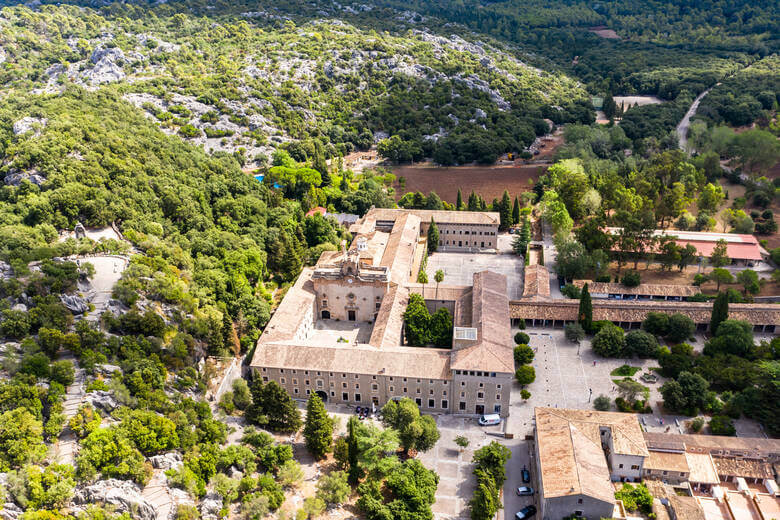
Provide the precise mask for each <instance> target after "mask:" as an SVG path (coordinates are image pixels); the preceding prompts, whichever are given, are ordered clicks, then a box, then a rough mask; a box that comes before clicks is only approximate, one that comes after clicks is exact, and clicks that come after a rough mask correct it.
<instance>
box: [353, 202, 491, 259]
mask: <svg viewBox="0 0 780 520" xmlns="http://www.w3.org/2000/svg"><path fill="white" fill-rule="evenodd" d="M403 215H414V216H415V217H417V218H419V219H420V235H426V234H427V233H428V228H429V227H430V225H431V221H435V222H436V227H437V228H438V229H439V251H470V252H479V251H492V252H495V251H496V250H497V248H498V225H499V223H500V216H499V214H498V213H495V212H487V211H444V210H430V209H392V208H371V209H370V210H369V211H368V213H366V215H365V216H364V217H363V218H361V219H360V220H358V221H357V222H356V223H355V224H353V225H352V226H351V227H350V231H351V232H352V233H353V234H354V233H367V232H370V231H371V230H374V229H378V230H382V231H390V230H391V229H392V228H393V226H394V225H395V222H396V220H398V219H399V218H401V217H402V216H403Z"/></svg>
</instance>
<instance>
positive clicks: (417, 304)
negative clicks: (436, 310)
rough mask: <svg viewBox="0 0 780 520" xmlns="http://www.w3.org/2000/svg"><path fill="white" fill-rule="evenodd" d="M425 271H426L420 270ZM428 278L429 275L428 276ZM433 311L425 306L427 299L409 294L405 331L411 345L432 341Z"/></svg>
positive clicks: (405, 313) (423, 344)
mask: <svg viewBox="0 0 780 520" xmlns="http://www.w3.org/2000/svg"><path fill="white" fill-rule="evenodd" d="M420 272H421V273H424V272H425V271H420ZM426 278H427V277H426ZM430 321H431V313H430V312H428V308H427V307H426V306H425V300H423V297H422V296H420V295H419V294H412V295H410V296H409V303H408V304H407V306H406V310H405V311H404V333H405V336H406V342H407V344H409V345H413V346H417V347H424V346H425V345H428V344H429V343H430V340H431V338H430V330H429V326H430Z"/></svg>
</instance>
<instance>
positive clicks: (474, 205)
mask: <svg viewBox="0 0 780 520" xmlns="http://www.w3.org/2000/svg"><path fill="white" fill-rule="evenodd" d="M468 209H469V211H477V210H478V209H479V200H478V199H477V194H476V193H474V190H472V191H471V194H470V195H469V206H468Z"/></svg>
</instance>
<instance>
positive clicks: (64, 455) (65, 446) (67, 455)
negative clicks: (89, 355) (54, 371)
mask: <svg viewBox="0 0 780 520" xmlns="http://www.w3.org/2000/svg"><path fill="white" fill-rule="evenodd" d="M60 360H67V361H71V362H72V363H73V364H74V365H75V366H76V372H75V378H74V381H73V384H72V385H70V386H68V388H67V389H66V391H65V401H64V402H63V411H62V413H63V414H64V415H65V428H64V430H63V431H62V433H61V434H60V436H59V438H58V439H57V442H56V443H54V446H53V458H54V460H55V461H56V462H57V463H59V464H71V465H75V464H74V463H75V461H76V453H77V452H78V448H79V443H78V439H77V438H76V436H75V435H74V434H73V432H72V431H71V430H70V428H68V426H67V423H68V421H70V419H71V418H72V417H73V416H74V415H76V413H77V412H78V411H79V407H80V406H81V404H82V403H83V402H84V395H85V389H84V381H85V378H86V376H85V373H84V370H83V369H81V368H78V362H77V361H76V359H75V358H74V357H73V354H71V353H69V352H66V353H63V355H61V356H60Z"/></svg>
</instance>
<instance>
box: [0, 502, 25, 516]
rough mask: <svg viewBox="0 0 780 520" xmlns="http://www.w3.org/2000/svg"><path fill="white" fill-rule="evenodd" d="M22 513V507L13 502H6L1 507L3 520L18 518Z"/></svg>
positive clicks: (0, 512)
mask: <svg viewBox="0 0 780 520" xmlns="http://www.w3.org/2000/svg"><path fill="white" fill-rule="evenodd" d="M22 513H23V511H22V509H21V508H20V507H19V506H17V505H16V504H14V503H13V502H6V503H5V504H2V506H1V507H0V518H1V519H2V520H17V518H19V517H20V516H21V515H22Z"/></svg>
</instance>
